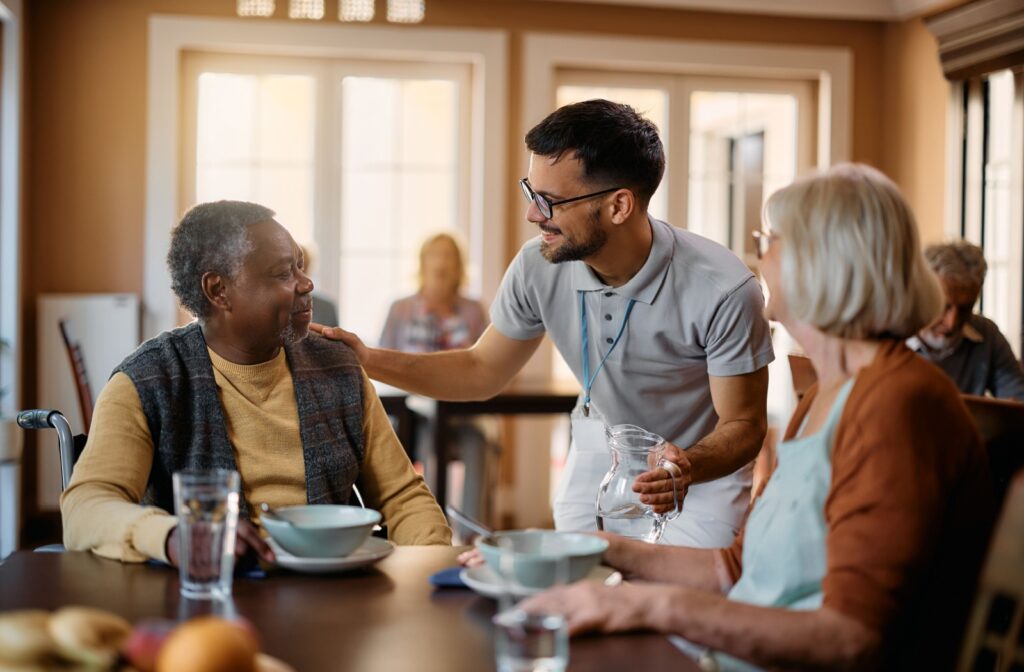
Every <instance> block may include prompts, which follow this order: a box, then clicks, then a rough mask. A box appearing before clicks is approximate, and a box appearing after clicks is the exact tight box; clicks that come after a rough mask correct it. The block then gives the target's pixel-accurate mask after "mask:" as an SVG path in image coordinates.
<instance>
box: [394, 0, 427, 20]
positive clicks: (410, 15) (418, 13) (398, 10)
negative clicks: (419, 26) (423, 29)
mask: <svg viewBox="0 0 1024 672" xmlns="http://www.w3.org/2000/svg"><path fill="white" fill-rule="evenodd" d="M425 11H426V2H425V1H424V0H388V21H390V22H391V23H419V22H421V21H423V15H424V13H425Z"/></svg>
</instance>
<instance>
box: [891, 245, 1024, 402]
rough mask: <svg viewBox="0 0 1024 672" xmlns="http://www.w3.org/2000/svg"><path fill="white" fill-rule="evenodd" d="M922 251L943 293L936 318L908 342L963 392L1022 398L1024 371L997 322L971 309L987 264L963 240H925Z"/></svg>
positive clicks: (983, 280) (1019, 399)
mask: <svg viewBox="0 0 1024 672" xmlns="http://www.w3.org/2000/svg"><path fill="white" fill-rule="evenodd" d="M924 256H925V258H926V259H927V260H928V265H929V266H931V269H932V270H933V271H935V275H937V276H938V277H939V283H940V284H941V285H942V291H943V294H944V296H945V305H944V306H943V309H942V314H941V315H940V316H939V318H938V319H937V320H935V321H934V322H932V323H931V324H929V325H928V326H927V327H925V328H924V329H922V330H921V331H919V332H918V333H917V334H916V335H914V336H912V337H910V338H909V339H907V345H908V346H910V348H911V349H912V350H914V351H915V352H917V354H919V355H921V356H922V357H924V358H925V359H927V360H928V361H930V362H932V363H933V364H935V365H936V366H938V367H939V368H940V369H942V370H943V371H945V372H946V373H947V374H948V375H949V377H950V378H952V379H953V382H954V383H956V386H957V387H958V388H960V391H961V392H963V393H964V394H976V395H979V396H981V395H984V394H985V393H989V394H991V395H992V396H993V397H1000V398H1009V399H1017V400H1018V401H1024V370H1022V369H1021V365H1020V362H1019V361H1017V358H1016V356H1014V354H1013V349H1012V348H1010V344H1009V343H1008V342H1007V340H1006V337H1005V336H1003V334H1002V332H1000V331H999V327H997V326H996V323H995V322H993V321H992V320H990V319H988V318H987V317H984V316H983V315H979V314H977V313H975V312H974V304H976V303H977V302H978V296H979V295H980V294H981V286H982V284H983V283H984V282H985V274H986V272H987V271H988V264H987V263H986V262H985V254H984V253H983V252H982V251H981V248H980V247H978V246H977V245H973V244H971V243H968V242H967V241H966V240H958V241H954V242H951V243H943V244H939V245H929V246H928V247H927V248H925V251H924Z"/></svg>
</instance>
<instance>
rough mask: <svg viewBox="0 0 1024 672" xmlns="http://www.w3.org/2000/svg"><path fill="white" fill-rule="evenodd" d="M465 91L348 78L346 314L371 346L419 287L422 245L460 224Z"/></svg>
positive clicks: (342, 271)
mask: <svg viewBox="0 0 1024 672" xmlns="http://www.w3.org/2000/svg"><path fill="white" fill-rule="evenodd" d="M459 88H460V87H459V84H458V83H457V82H455V81H452V80H445V79H406V78H397V77H362V76H348V77H344V78H343V79H342V82H341V89H342V94H341V95H342V109H341V202H340V212H341V241H340V242H341V245H340V248H341V251H340V259H339V262H340V266H339V282H340V299H341V305H340V313H339V314H340V318H341V323H342V324H344V325H345V326H346V328H347V329H351V330H353V331H355V332H356V333H358V334H361V335H362V336H363V338H364V339H365V340H366V341H367V342H371V343H372V342H374V341H375V340H376V338H377V335H378V334H380V330H381V328H382V326H383V324H384V320H385V318H386V317H387V310H388V307H389V306H390V304H391V302H392V301H394V300H395V299H397V298H399V297H401V296H405V295H408V294H412V293H413V292H415V291H416V289H417V281H416V274H417V267H418V263H419V247H420V244H421V243H422V241H423V240H424V239H426V238H427V237H428V236H430V235H432V234H434V233H437V232H440V231H450V230H456V229H458V228H460V227H459V223H460V222H459V219H460V218H459V213H460V207H459V198H460V166H459V160H458V158H459V152H460V130H459V129H460V124H461V123H462V120H461V119H460V104H459V100H460V98H459V96H460V91H459Z"/></svg>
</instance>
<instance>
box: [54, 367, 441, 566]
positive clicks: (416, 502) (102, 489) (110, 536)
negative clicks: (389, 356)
mask: <svg viewBox="0 0 1024 672" xmlns="http://www.w3.org/2000/svg"><path fill="white" fill-rule="evenodd" d="M207 351H208V352H209V354H210V360H211V361H212V363H213V375H214V379H215V380H216V383H217V387H218V388H219V391H220V401H221V405H222V406H223V408H224V417H225V422H226V423H227V433H228V438H229V439H230V440H231V443H232V445H233V446H234V449H235V462H236V464H237V465H238V472H239V474H240V475H241V478H242V495H243V497H245V499H246V501H247V502H249V509H250V511H254V515H255V510H256V507H255V506H253V504H254V503H257V504H258V503H259V502H267V503H268V504H270V505H271V506H287V505H290V504H305V503H306V473H305V464H304V462H303V458H302V441H301V439H300V436H299V413H298V407H297V405H296V403H295V393H294V389H293V387H292V377H291V373H290V371H289V370H288V363H287V360H286V358H285V354H284V350H281V352H280V353H279V354H278V356H277V357H275V358H274V359H272V360H270V361H268V362H264V363H262V364H253V365H242V364H234V363H232V362H229V361H227V360H226V359H223V358H222V357H219V356H218V355H217V354H216V353H215V352H213V351H212V350H209V349H208V350H207ZM363 384H364V390H365V395H364V396H365V402H364V406H363V437H364V441H365V444H366V451H365V456H364V458H363V464H362V469H361V472H360V476H359V481H358V485H359V490H360V492H361V493H362V495H363V499H364V500H365V502H366V506H368V507H370V508H374V509H377V510H379V511H380V512H381V514H382V515H383V517H384V522H385V523H386V524H387V526H388V533H389V535H390V539H391V540H392V541H393V542H395V543H396V544H449V543H451V530H449V529H448V526H447V523H446V522H445V519H444V516H443V515H442V514H441V509H440V508H439V507H438V505H437V502H436V500H435V499H434V497H433V495H431V494H430V491H429V489H428V488H427V486H426V484H425V483H424V482H423V479H422V478H421V477H420V476H419V475H418V474H416V472H415V471H413V469H412V465H411V464H410V463H409V458H408V457H407V456H406V454H405V451H404V450H403V448H402V445H401V444H400V443H399V442H398V438H397V437H396V436H395V433H394V431H393V430H392V429H391V423H390V422H389V421H388V418H387V415H386V414H385V412H384V408H383V407H382V406H381V404H380V400H379V399H378V397H377V393H376V390H374V387H373V385H372V384H371V383H370V381H369V379H368V378H367V377H366V375H365V374H364V375H363ZM152 464H153V440H152V437H151V436H150V433H149V426H148V424H147V422H146V416H145V414H144V413H143V411H142V404H141V402H140V401H139V395H138V392H137V391H136V390H135V385H134V384H133V383H132V381H131V379H130V378H129V377H128V376H126V375H125V374H123V373H117V374H116V375H114V376H113V377H112V378H111V379H110V381H109V382H108V383H107V385H106V387H104V388H103V391H102V392H101V393H100V396H99V399H97V401H96V408H95V411H94V414H93V419H92V427H91V430H90V433H89V441H88V443H87V444H86V447H85V452H84V453H82V457H81V458H80V459H79V461H78V463H77V464H76V465H75V470H74V474H73V476H72V478H71V483H70V485H69V486H68V489H67V490H66V491H65V492H64V494H63V495H62V496H61V502H60V504H61V514H62V516H63V519H64V545H65V546H66V547H67V548H68V549H71V550H85V549H90V550H92V551H93V552H95V553H96V554H98V555H101V556H104V557H107V558H114V559H118V560H123V561H127V562H141V561H144V560H146V559H148V558H157V559H159V560H163V561H165V562H166V560H167V556H166V553H165V542H166V539H167V535H168V534H169V533H170V531H171V529H172V528H173V527H174V526H175V525H176V524H177V519H176V518H175V517H174V516H172V515H169V514H168V513H166V512H165V511H163V510H162V509H158V508H155V507H146V506H141V505H139V503H138V502H139V501H140V500H141V499H142V494H143V492H145V489H146V483H147V481H148V479H149V472H150V468H151V467H152Z"/></svg>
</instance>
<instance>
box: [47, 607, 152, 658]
mask: <svg viewBox="0 0 1024 672" xmlns="http://www.w3.org/2000/svg"><path fill="white" fill-rule="evenodd" d="M49 626H50V636H51V637H52V638H53V641H54V642H55V643H56V645H57V647H56V648H57V651H58V652H59V654H60V656H61V657H62V658H64V659H65V660H68V661H73V662H77V663H84V664H86V665H89V666H95V667H102V668H105V669H109V668H111V667H112V666H113V664H114V663H115V662H116V661H117V657H118V649H119V648H120V647H121V644H122V643H123V642H124V640H125V639H127V637H128V635H129V634H130V633H131V631H132V626H131V624H130V623H128V621H126V620H124V619H123V618H121V617H120V616H117V615H116V614H111V613H110V612H107V611H101V610H99V609H92V608H90V607H64V608H62V609H59V610H58V611H56V612H55V613H54V614H53V616H51V617H50V623H49Z"/></svg>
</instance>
